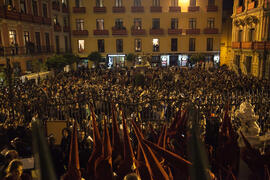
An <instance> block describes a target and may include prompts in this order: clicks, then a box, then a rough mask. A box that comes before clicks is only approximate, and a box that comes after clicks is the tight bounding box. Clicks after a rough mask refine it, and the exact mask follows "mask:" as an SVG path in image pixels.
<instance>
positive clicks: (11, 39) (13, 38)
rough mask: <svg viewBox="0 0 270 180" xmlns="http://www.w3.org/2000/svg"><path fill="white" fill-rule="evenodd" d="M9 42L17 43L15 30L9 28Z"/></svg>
mask: <svg viewBox="0 0 270 180" xmlns="http://www.w3.org/2000/svg"><path fill="white" fill-rule="evenodd" d="M9 43H10V44H11V45H14V44H16V43H17V40H16V31H15V30H10V31H9Z"/></svg>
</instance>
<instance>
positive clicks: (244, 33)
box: [231, 0, 270, 79]
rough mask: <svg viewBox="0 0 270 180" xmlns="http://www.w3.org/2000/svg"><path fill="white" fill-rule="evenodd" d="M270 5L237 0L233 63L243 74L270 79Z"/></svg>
mask: <svg viewBox="0 0 270 180" xmlns="http://www.w3.org/2000/svg"><path fill="white" fill-rule="evenodd" d="M269 16H270V2H269V1H265V0H236V1H234V8H233V15H232V49H233V54H234V55H233V59H232V62H231V65H232V64H235V65H236V66H238V67H239V68H241V70H242V72H244V73H246V74H250V75H253V76H256V77H259V78H267V79H270V53H269V52H270V48H269V46H268V44H270V32H269Z"/></svg>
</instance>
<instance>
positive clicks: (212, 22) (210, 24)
mask: <svg viewBox="0 0 270 180" xmlns="http://www.w3.org/2000/svg"><path fill="white" fill-rule="evenodd" d="M207 27H208V28H210V29H213V28H215V18H208V19H207Z"/></svg>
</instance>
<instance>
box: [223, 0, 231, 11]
mask: <svg viewBox="0 0 270 180" xmlns="http://www.w3.org/2000/svg"><path fill="white" fill-rule="evenodd" d="M232 8H233V0H223V9H224V10H230V9H231V10H232Z"/></svg>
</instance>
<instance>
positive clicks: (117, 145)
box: [112, 106, 123, 155]
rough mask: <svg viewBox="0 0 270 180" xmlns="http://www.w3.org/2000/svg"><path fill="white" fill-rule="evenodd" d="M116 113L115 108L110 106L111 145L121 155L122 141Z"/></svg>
mask: <svg viewBox="0 0 270 180" xmlns="http://www.w3.org/2000/svg"><path fill="white" fill-rule="evenodd" d="M116 114H117V113H116V111H115V108H114V106H112V147H113V151H114V152H116V153H117V154H121V155H122V151H123V150H122V143H121V138H120V132H119V126H118V123H117V115H116Z"/></svg>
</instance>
